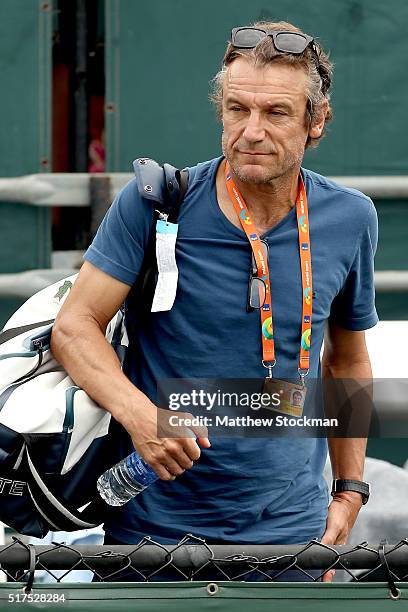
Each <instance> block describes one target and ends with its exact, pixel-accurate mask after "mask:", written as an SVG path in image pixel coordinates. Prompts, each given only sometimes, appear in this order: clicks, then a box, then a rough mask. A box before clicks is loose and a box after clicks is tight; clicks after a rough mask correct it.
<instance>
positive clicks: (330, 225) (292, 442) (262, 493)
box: [52, 22, 377, 580]
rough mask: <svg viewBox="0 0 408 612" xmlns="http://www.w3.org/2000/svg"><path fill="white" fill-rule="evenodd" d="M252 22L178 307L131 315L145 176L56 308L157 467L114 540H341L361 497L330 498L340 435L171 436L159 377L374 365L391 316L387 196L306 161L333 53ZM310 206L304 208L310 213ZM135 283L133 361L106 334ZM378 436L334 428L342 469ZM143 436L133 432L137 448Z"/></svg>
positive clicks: (193, 218)
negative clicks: (381, 299)
mask: <svg viewBox="0 0 408 612" xmlns="http://www.w3.org/2000/svg"><path fill="white" fill-rule="evenodd" d="M254 28H255V29H254ZM254 28H244V29H241V30H240V29H238V30H235V31H233V38H232V42H231V43H230V44H229V45H228V48H227V51H226V54H225V57H224V63H223V68H222V70H221V71H220V73H219V74H218V75H217V77H216V78H215V91H214V95H213V100H214V101H215V103H216V105H217V109H218V111H219V115H220V117H221V119H222V122H223V137H222V148H223V156H222V157H220V158H217V159H214V160H211V161H208V162H204V163H201V164H198V165H197V166H195V167H194V168H190V178H189V189H188V192H187V194H186V197H185V200H184V202H183V204H182V207H181V211H180V216H179V229H178V236H177V244H176V259H177V265H178V269H179V279H178V286H177V294H176V299H175V302H174V305H173V307H172V308H171V310H169V311H166V312H158V313H152V314H151V315H150V317H149V318H148V320H147V321H145V322H144V324H143V327H141V325H140V321H139V319H138V318H137V317H136V316H135V309H134V303H133V301H132V299H131V297H132V296H131V294H130V293H129V291H130V288H131V286H132V285H133V283H134V282H135V280H136V278H137V275H138V272H139V270H140V266H141V263H142V260H143V255H144V250H145V248H146V245H147V241H148V237H149V232H150V227H151V221H152V209H151V205H150V204H149V203H148V202H146V201H144V200H142V199H141V198H139V196H138V192H137V188H136V185H135V181H134V180H133V181H131V182H130V183H129V184H128V185H127V186H126V187H125V188H124V190H123V191H122V192H121V193H120V194H119V196H118V197H117V198H116V200H115V202H114V203H113V205H112V207H111V208H110V210H109V212H108V213H107V215H106V217H105V219H104V221H103V223H102V225H101V227H100V229H99V231H98V234H97V236H96V238H95V240H94V242H93V244H92V245H91V247H90V248H89V249H88V251H87V253H86V254H85V260H86V261H85V263H84V265H83V267H82V269H81V271H80V274H79V278H78V280H77V282H76V283H75V285H74V288H73V289H72V291H71V294H70V296H69V298H68V299H67V301H66V303H65V304H64V306H63V308H62V309H61V313H60V315H59V317H58V318H57V321H56V323H55V326H54V330H53V336H52V349H53V351H54V354H55V356H56V357H57V359H58V360H60V361H61V363H62V364H63V365H64V367H65V368H66V369H67V370H68V371H69V373H70V375H71V376H72V378H73V379H74V380H75V381H76V383H77V384H78V385H80V386H81V387H83V388H84V389H85V390H86V391H87V393H89V395H91V396H92V397H93V398H94V399H95V401H97V402H98V403H99V404H100V405H101V406H103V407H104V408H105V409H106V410H109V411H110V412H111V413H112V415H113V416H114V417H115V419H116V420H117V421H119V423H121V424H122V425H123V427H124V428H125V429H126V430H127V432H128V433H129V434H130V437H131V440H132V442H133V445H134V447H135V448H136V449H137V451H138V452H139V454H140V455H141V456H142V457H143V458H144V459H145V460H146V461H147V462H148V463H149V464H150V465H151V466H152V467H153V469H154V470H155V471H156V473H157V474H158V475H159V477H160V480H159V481H157V483H156V484H154V485H152V486H150V487H149V488H148V489H146V490H145V491H144V492H143V493H142V494H141V495H139V496H138V497H137V498H136V499H134V500H132V501H131V502H129V504H127V505H126V506H124V507H122V508H115V509H110V511H109V513H108V518H107V520H106V522H105V526H104V527H105V531H106V533H107V537H106V539H105V542H107V543H113V542H118V543H126V542H127V543H136V542H138V541H139V540H140V539H141V538H142V537H143V536H144V535H150V536H151V537H152V538H153V539H154V540H156V541H161V542H169V543H175V542H177V541H178V540H179V539H180V538H181V537H182V536H183V535H184V534H186V533H193V534H194V535H197V536H200V537H203V538H205V539H206V541H208V542H209V543H211V542H213V543H214V542H232V543H234V542H236V543H258V544H262V543H264V544H266V543H287V544H289V543H291V544H294V543H305V542H308V541H309V540H310V539H312V538H319V539H320V538H321V541H322V542H323V543H326V544H344V543H345V542H346V540H347V537H348V534H349V533H350V530H351V528H352V526H353V524H354V522H355V519H356V517H357V514H358V512H359V510H360V507H361V505H362V501H363V499H362V498H363V496H362V494H360V493H359V492H357V491H356V490H344V491H342V492H338V493H336V494H335V495H334V498H333V500H332V501H331V503H330V505H329V508H328V510H327V506H328V502H329V495H328V491H327V486H326V484H325V481H324V479H323V476H322V471H323V466H324V464H325V460H326V456H327V440H326V439H322V438H320V439H314V438H290V437H287V438H280V439H265V438H264V439H259V438H251V439H250V438H217V437H214V438H212V439H211V448H210V444H209V441H208V439H207V438H206V437H205V436H206V433H202V431H201V433H200V431H198V430H197V431H196V433H197V435H198V436H201V437H200V438H199V443H200V445H201V449H200V446H199V444H198V443H197V442H196V440H195V439H193V438H178V439H177V438H158V437H157V428H156V425H157V408H156V406H155V403H154V402H155V400H156V383H157V381H160V380H163V379H165V378H178V377H186V378H201V379H202V378H204V377H208V378H239V377H242V378H259V379H261V378H265V376H267V378H268V379H269V382H270V381H271V378H273V379H277V380H279V379H284V378H288V377H291V378H295V377H298V378H299V374H301V375H302V376H304V375H306V374H308V376H309V377H319V376H320V374H321V371H322V374H323V376H325V377H347V378H370V377H371V369H370V361H369V357H368V354H367V349H366V345H365V339H364V330H365V329H367V328H369V327H371V326H373V325H375V324H376V322H377V315H376V312H375V307H374V291H373V256H374V251H375V248H376V242H377V222H376V213H375V209H374V206H373V204H372V202H371V201H370V200H369V199H368V198H367V197H366V196H364V195H363V194H361V193H359V192H357V191H354V190H350V189H345V188H343V187H341V186H339V185H337V184H335V183H333V182H331V181H329V180H327V179H326V178H324V177H322V176H320V175H317V174H315V173H313V172H311V171H309V170H306V169H303V168H302V171H301V162H302V159H303V156H304V152H305V149H306V148H307V147H310V146H316V145H317V144H318V142H319V139H320V138H321V137H322V135H323V132H324V128H325V123H326V121H328V120H329V119H330V118H331V108H330V96H329V89H330V84H331V65H330V63H329V60H328V58H327V56H326V55H325V53H324V52H323V50H322V48H321V47H320V45H319V44H318V43H316V42H315V41H313V39H312V38H311V37H308V36H306V35H304V34H302V33H301V32H300V30H298V29H297V28H295V27H294V26H292V25H291V24H288V23H283V22H280V23H259V24H256V25H255V26H254ZM262 30H263V31H262ZM300 179H302V180H303V183H302V180H300ZM303 184H304V190H303V191H302V185H303ZM234 190H235V191H234ZM234 194H235V195H234ZM240 203H241V204H242V205H243V204H245V205H246V209H245V207H244V208H243V209H242V210H241V213H240V212H239V205H240ZM302 206H303V207H304V209H305V210H304V212H305V214H306V213H307V214H308V217H309V218H308V219H307V215H306V217H305V216H304V215H303V216H302V215H299V210H301V208H300V207H302ZM237 207H238V208H237ZM305 207H306V208H305ZM305 219H306V221H305ZM249 226H250V227H251V228H252V232H253V233H252V234H248V231H249V230H248V227H249ZM309 226H310V239H309ZM302 232H303V233H302ZM260 237H262V239H263V241H264V242H266V243H267V245H268V248H269V258H268V259H269V270H268V274H267V275H266V276H265V278H266V279H267V280H266V281H263V282H265V283H266V284H265V287H266V289H265V291H267V290H268V291H269V289H270V291H269V292H268V293H265V295H264V297H263V303H262V304H261V306H262V308H248V307H247V306H248V305H247V293H248V272H249V270H250V269H251V257H253V258H254V261H255V265H256V268H257V269H258V271H260V265H261V264H260V252H259V251H258V250H257V246H256V245H257V244H258V243H259V242H260V241H259V238H260ZM310 255H311V260H310ZM267 263H268V262H267ZM303 265H305V266H306V268H307V273H306V277H305V279H303V278H302V273H301V266H303ZM302 270H303V268H302ZM312 274H313V292H312V284H311V278H312ZM268 279H269V283H270V287H269V289H268V284H269V283H268ZM250 282H251V284H253V279H252V278H251V279H250ZM305 283H306V285H307V283H309V286H305ZM255 286H256V283H255ZM312 298H313V299H312ZM125 300H126V301H127V317H128V322H129V324H130V329H131V330H132V333H131V345H130V351H129V358H128V361H127V367H126V374H127V376H125V374H124V373H122V371H121V369H120V367H119V363H118V361H117V358H116V356H115V354H114V352H113V350H112V348H111V346H110V345H109V344H108V343H107V342H106V340H105V337H104V331H105V328H106V325H107V323H108V321H109V320H110V319H111V317H112V316H113V314H114V313H115V312H116V311H117V310H118V308H119V307H120V305H121V304H122V303H123V302H124V301H125ZM265 300H267V301H265ZM268 300H269V302H270V303H269V302H268ZM308 307H310V308H312V311H313V312H312V311H311V310H310V312H309V314H307V312H308V311H307V308H308ZM305 313H306V314H305ZM266 315H267V319H268V320H266V318H265V317H266ZM261 322H262V329H261V325H260V323H261ZM311 327H312V332H313V333H312V335H311ZM325 333H326V335H325V352H324V357H323V362H322V364H321V365H320V349H321V345H322V341H323V336H324V334H325ZM272 345H273V346H272ZM265 357H266V359H265ZM305 364H306V365H307V367H304V366H305ZM264 366H265V367H264ZM307 370H308V371H307ZM298 372H299V374H298ZM365 444H366V441H365V440H363V439H331V440H330V441H329V446H330V456H331V462H332V468H333V476H334V478H337V479H352V480H356V481H361V480H362V478H363V464H364V455H365ZM131 450H132V447H131V445H130V444H129V445H128V446H127V448H126V452H125V450H124V452H123V456H125V454H126V453H127V452H130V451H131ZM351 488H353V486H352V485H351ZM357 488H358V487H357ZM354 489H355V487H354ZM330 579H331V574H330V573H326V575H325V580H330Z"/></svg>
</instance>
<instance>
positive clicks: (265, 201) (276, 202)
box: [223, 168, 300, 226]
mask: <svg viewBox="0 0 408 612" xmlns="http://www.w3.org/2000/svg"><path fill="white" fill-rule="evenodd" d="M223 171H224V169H223ZM299 171H300V169H299V168H296V169H294V170H293V171H292V172H290V173H287V174H285V175H284V176H281V177H278V178H276V179H274V180H273V181H271V182H270V183H250V182H247V181H242V180H240V178H239V177H238V176H237V175H236V174H235V173H234V172H233V171H232V170H231V175H232V178H233V179H234V182H235V185H236V186H237V188H238V189H239V191H240V192H241V194H242V197H243V198H244V200H245V202H246V204H247V206H248V209H249V212H250V213H251V214H252V216H253V218H254V220H257V221H258V223H260V224H261V225H263V226H266V225H268V224H269V223H271V224H274V222H276V218H277V216H284V215H285V214H286V213H287V212H289V210H290V209H291V208H293V206H294V205H295V202H296V197H297V194H298V179H299Z"/></svg>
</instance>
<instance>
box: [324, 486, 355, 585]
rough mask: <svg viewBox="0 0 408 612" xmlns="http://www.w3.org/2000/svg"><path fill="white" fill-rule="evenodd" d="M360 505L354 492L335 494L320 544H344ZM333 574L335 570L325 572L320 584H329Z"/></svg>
mask: <svg viewBox="0 0 408 612" xmlns="http://www.w3.org/2000/svg"><path fill="white" fill-rule="evenodd" d="M362 504H363V501H362V497H361V495H360V493H355V492H354V491H343V492H342V493H336V495H335V496H334V497H333V501H332V502H331V504H330V505H329V508H328V513H327V520H326V531H325V532H324V534H323V537H322V539H321V540H320V542H321V543H322V544H329V545H330V544H346V543H347V540H348V537H349V535H350V531H351V530H352V528H353V525H354V523H355V522H356V519H357V515H358V513H359V511H360V508H361V506H362ZM334 573H335V570H329V571H328V572H326V573H325V574H324V576H323V577H322V582H331V581H332V579H333V576H334Z"/></svg>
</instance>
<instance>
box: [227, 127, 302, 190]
mask: <svg viewBox="0 0 408 612" xmlns="http://www.w3.org/2000/svg"><path fill="white" fill-rule="evenodd" d="M221 144H222V152H223V155H224V157H225V159H226V160H227V161H228V163H229V165H230V168H231V170H232V172H233V173H234V174H235V176H236V177H237V178H238V179H239V180H240V181H242V182H243V183H252V184H254V185H267V184H269V183H272V182H273V181H274V180H276V179H279V178H281V177H283V176H284V175H286V174H288V173H289V172H290V171H291V170H293V168H295V167H297V166H298V165H300V164H301V162H302V159H303V156H302V158H300V159H299V158H298V157H296V156H295V155H286V156H285V158H284V160H283V164H282V168H275V169H273V168H270V167H267V166H263V167H262V169H263V173H262V174H263V175H258V176H256V175H255V176H254V175H253V174H251V173H247V172H245V170H244V169H243V168H242V166H239V165H238V163H237V162H236V161H235V159H234V157H233V155H232V154H230V152H229V151H228V149H227V146H226V143H225V137H224V132H223V134H222V143H221Z"/></svg>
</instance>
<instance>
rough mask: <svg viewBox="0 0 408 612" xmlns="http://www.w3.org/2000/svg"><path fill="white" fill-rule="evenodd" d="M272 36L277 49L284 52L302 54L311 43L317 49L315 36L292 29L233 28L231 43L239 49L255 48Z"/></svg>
mask: <svg viewBox="0 0 408 612" xmlns="http://www.w3.org/2000/svg"><path fill="white" fill-rule="evenodd" d="M267 36H270V37H271V38H272V40H273V44H274V46H275V49H276V50H277V51H281V52H282V53H293V54H294V55H300V54H301V53H303V51H304V50H305V49H306V47H308V46H309V45H311V46H312V48H313V50H314V51H316V49H315V46H314V45H313V41H314V38H313V37H312V36H308V34H303V32H291V31H290V30H270V31H268V30H263V29H261V28H252V27H250V26H245V27H241V28H233V30H232V31H231V44H232V45H233V46H234V47H237V48H238V49H253V48H254V47H256V45H257V44H258V43H259V42H260V41H261V40H263V39H264V38H266V37H267Z"/></svg>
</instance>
